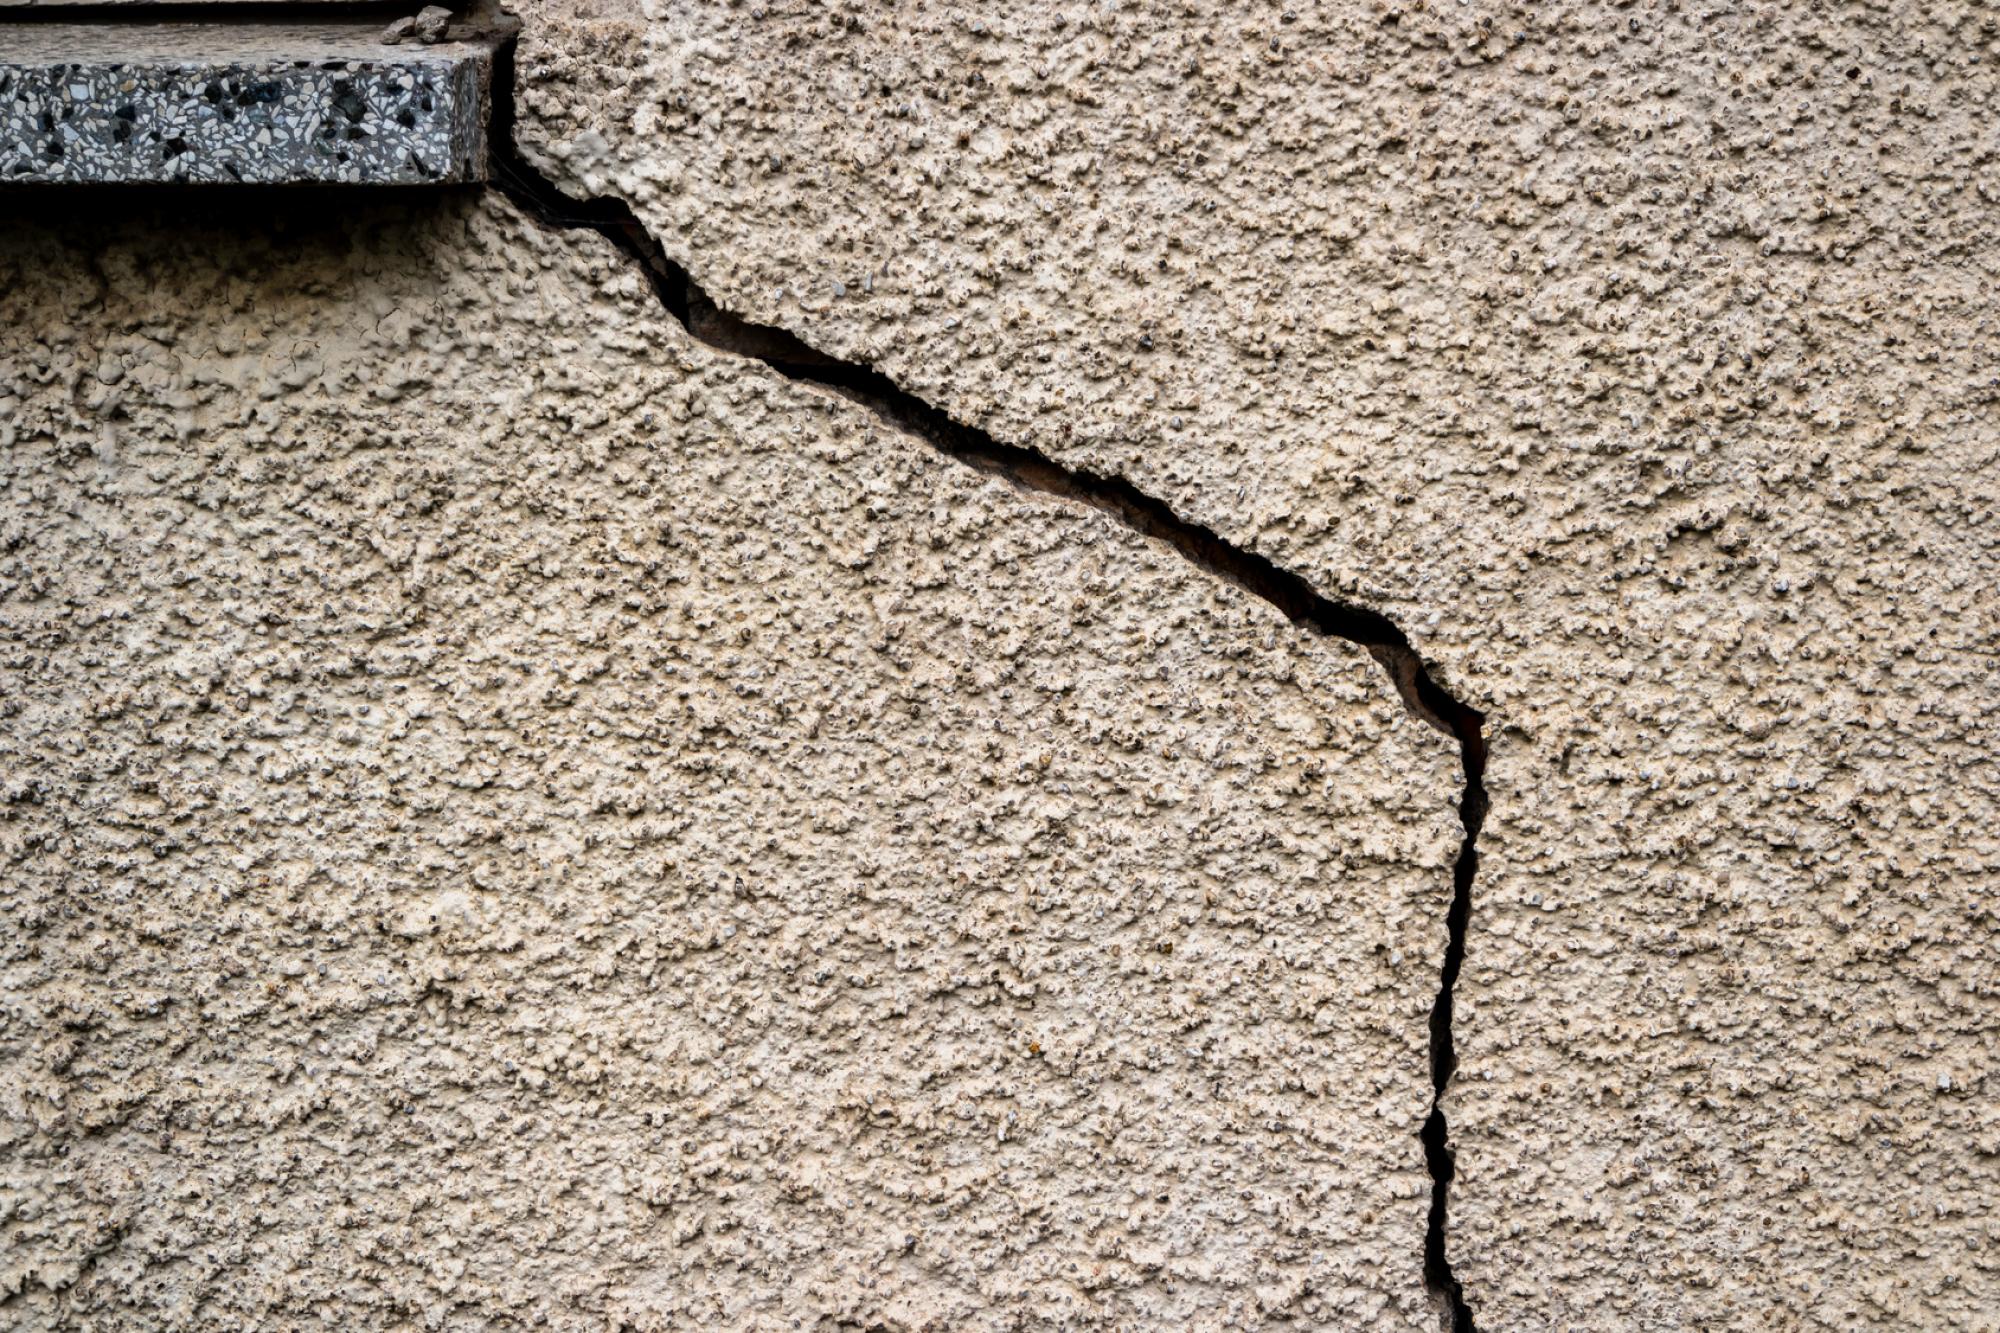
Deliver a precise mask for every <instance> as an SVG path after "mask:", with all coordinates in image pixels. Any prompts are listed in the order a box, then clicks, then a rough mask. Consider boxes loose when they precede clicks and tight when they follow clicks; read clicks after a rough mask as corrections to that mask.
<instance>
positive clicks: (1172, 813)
mask: <svg viewBox="0 0 2000 1333" xmlns="http://www.w3.org/2000/svg"><path fill="white" fill-rule="evenodd" d="M43 197H44V198H50V199H53V198H54V197H53V196H43ZM426 198H428V199H429V201H430V204H429V207H427V208H422V209H419V208H417V207H415V206H414V205H412V206H410V207H408V208H407V209H397V210H393V211H392V210H390V209H388V208H387V206H384V205H370V206H369V207H366V208H362V209H357V210H353V211H351V212H349V213H347V214H345V215H344V216H343V217H341V218H339V219H329V218H323V217H319V216H316V214H317V213H319V212H321V211H323V210H317V209H313V208H310V207H309V206H306V205H301V206H299V207H298V208H295V209H293V210H292V211H290V212H287V211H285V209H284V208H283V206H282V205H274V207H273V209H272V210H269V211H268V212H267V213H262V214H260V215H259V217H258V218H256V219H253V220H232V219H231V218H230V216H229V213H228V212H225V211H224V209H225V205H223V204H220V203H218V204H215V205H213V208H214V209H215V210H216V211H215V212H214V213H213V214H203V213H202V212H201V209H202V208H203V207H205V206H207V205H205V204H204V202H203V198H202V197H201V196H199V195H196V196H193V197H192V199H190V196H188V195H186V194H182V195H178V196H174V197H173V198H172V199H171V200H170V201H169V202H168V203H166V204H159V205H157V206H156V207H157V210H158V211H147V212H145V213H143V214H142V215H139V216H133V217H129V218H126V219H122V220H120V221H116V222H113V221H95V220H92V219H89V218H86V217H83V216H80V215H77V214H74V213H70V212H65V211H63V210H60V209H58V208H56V207H54V206H50V207H48V208H46V209H45V210H44V211H43V213H42V214H41V215H39V216H20V217H16V218H14V219H13V222H14V225H12V226H10V227H8V228H7V229H5V230H4V232H0V1194H4V1198H0V1301H5V1306H4V1310H5V1321H6V1322H7V1323H8V1325H9V1326H10V1327H13V1328H23V1329H40V1328H62V1329H86V1328H87V1329H98V1330H111V1329H135V1330H136V1329H149V1330H150V1329H160V1328H175V1329H240V1328H251V1327H272V1328H285V1327H298V1326H315V1327H317V1326H328V1327H339V1328H357V1329H358V1328H395V1329H407V1328H415V1327H423V1328H436V1329H506V1328H527V1327H548V1328H557V1329H579V1330H581V1329H592V1330H596V1329H604V1328H617V1327H625V1328H633V1329H644V1330H665V1329H693V1328H704V1329H705V1328H741V1329H765V1328H793V1327H797V1328H811V1329H831V1328H837V1327H886V1328H895V1329H932V1330H940V1331H943V1330H962V1329H994V1330H998V1329H1014V1328H1026V1327H1051V1328H1053V1327H1061V1328H1078V1327H1100V1328H1119V1329H1124V1328H1133V1327H1162V1328H1165V1327H1173V1328H1198V1329H1206V1328H1218V1329H1219V1328H1225V1327H1231V1328H1233V1327H1244V1326H1250V1325H1257V1324H1263V1323H1270V1322H1274V1321H1280V1320H1283V1321H1289V1322H1290V1323H1291V1324H1292V1325H1293V1326H1301V1327H1303V1326H1323V1327H1339V1328H1369V1327H1381V1328H1397V1329H1421V1328H1428V1327H1432V1326H1434V1316H1433V1314H1432V1311H1431V1309H1430V1305H1429V1301H1428V1298H1427V1296H1426V1294H1425V1291H1424V1286H1423V1278H1422V1274H1421V1271H1420V1267H1421V1252H1422V1236H1423V1229H1424V1223H1425V1216H1426V1210H1427V1206H1428V1195H1429V1182H1428V1180H1427V1178H1426V1176H1425V1172H1424V1168H1423V1158H1422V1150H1421V1147H1420V1145H1419V1143H1418V1141H1417V1138H1416V1135H1417V1131H1418V1128H1419V1126H1420V1124H1421V1123H1422V1121H1423V1118H1424V1115H1425V1113H1426V1111H1427V1109H1428V1106H1429V1099H1430V1085H1429V1070H1428V1050H1427V1036H1426V1028H1425V1023H1426V1017H1427V1015H1428V1012H1429V1009H1430V1004H1431V1000H1432V997H1433V994H1434V990H1435V987H1436V983H1437V976H1438V968H1439V964H1440V959H1441V954H1442V951H1443V947H1444V942H1445V930H1444V912H1445V906H1446V903H1447V902H1448V899H1449V894H1450V868H1451V861H1452V858H1453V855H1454V853H1455V851H1456V846H1457V841H1458V836H1459V829H1458V825H1457V820H1456V817H1455V812H1454V810H1453V808H1452V801H1453V797H1454V796H1455V794H1456V782H1457V772H1456V770H1457V755H1456V753H1455V750H1454V747H1453V746H1452V745H1451V744H1450V743H1449V742H1448V741H1447V740H1446V739H1445V738H1443V737H1440V736H1438V735H1437V734H1436V733H1435V732H1433V731H1431V730H1430V729H1429V728H1428V727H1426V726H1425V725H1424V724H1422V723H1420V722H1418V721H1417V720H1415V719H1414V718H1412V717H1411V716H1410V715H1409V714H1408V713H1407V712H1406V711H1404V709H1403V708H1402V707H1401V705H1400V704H1399V702H1398V700H1397V698H1396V695H1395V692H1394V690H1393V689H1392V688H1391V686H1390V685H1389V683H1388V681H1387V679H1386V677H1385V676H1384V674H1383V672H1382V671H1381V670H1380V669H1379V668H1378V667H1377V666H1376V665H1375V664H1374V663H1373V662H1372V661H1370V660H1369V659H1368V658H1367V656H1366V655H1365V654H1364V653H1362V652H1361V651H1359V650H1357V649H1355V648H1353V647H1351V646H1350V645H1347V644H1344V643H1341V642H1329V641H1325V640H1320V639H1316V638H1313V637H1310V636H1307V635H1304V634H1301V633H1300V632H1298V631H1296V630H1294V629H1293V628H1292V627H1291V626H1290V625H1289V624H1288V623H1286V622H1285V621H1284V620H1283V619H1282V618H1281V617H1280V616H1279V615H1278V614H1277V612H1275V611H1274V610H1273V609H1272V608H1270V607H1269V606H1267V605H1265V604H1264V603H1262V602H1260V601H1257V600H1256V599H1254V598H1252V597H1250V596H1248V595H1247V594H1245V593H1243V592H1241V591H1240V590H1238V589H1236V588H1235V587H1233V586H1231V585H1229V584H1226V583H1223V582H1221V581H1219V580H1216V579H1214V578H1211V577H1209V576H1208V575H1206V574H1204V573H1203V572H1201V571H1200V570H1198V569H1195V568H1193V567H1191V566H1190V565H1189V564H1188V563H1187V562H1186V561H1184V560H1182V559H1181V558H1180V557H1179V556H1177V555H1175V554H1174V553H1172V552H1171V551H1169V550H1167V549H1166V548H1165V547H1163V546H1160V545H1157V544H1154V543H1151V542H1148V541H1146V540H1143V539H1141V538H1139V537H1137V536H1135V535H1133V534H1132V533H1131V532H1129V531H1128V530H1126V529H1124V528H1123V527H1121V526H1119V525H1118V524H1117V523H1115V522H1114V521H1112V520H1111V519H1109V518H1108V517H1106V516H1105V515H1103V514H1101V513H1099V512H1097V511H1095V510H1089V509H1083V508H1079V507H1076V506H1072V505H1068V504H1064V503H1060V502H1056V501H1052V500H1049V499H1046V498H1043V497H1037V496H1033V495H1028V494H1024V493H1022V492H1019V491H1017V490H1015V489H1013V488H1012V487H1011V486H1009V485H1008V484H1006V483H1004V482H1001V481H998V480H995V479H992V478H989V477H985V476H983V475H981V474H978V473H975V472H973V471H971V470H969V469H966V468H963V467H961V466H959V465H957V464H954V463H951V462H948V461H945V460H943V459H941V458H939V457H938V456H937V455H936V454H934V453H933V452H932V451H931V450H929V449H928V448H926V447H924V446H922V445H920V444H918V443H916V442H914V441H912V440H911V439H909V438H908V437H906V436H903V435H901V434H899V433H897V432H896V431H894V430H891V429H887V428H885V427H883V426H882V425H881V424H880V423H879V422H877V421H876V419H875V418H873V417H872V416H871V415H870V414H869V413H867V412H865V411H863V410H861V409H859V408H857V407H855V406H853V405H852V404H849V403H847V402H845V401H844V400H841V399H838V398H836V397H833V396H831V395H828V394H823V393H818V392H814V391H809V390H803V389H800V388H797V387H795V386H791V385H788V384H786V383H785V382H784V381H782V380H780V379H779V378H778V377H777V376H775V375H774V374H771V373H769V372H767V371H765V370H763V369H762V368H761V367H758V366H755V365H753V364H750V363H746V362H743V361H741V360H738V359H735V358H731V357H726V356H722V355H718V354H714V353H710V352H708V351H706V350H705V349H703V348H701V347H699V346H696V345H693V344H690V343H689V342H688V341H687V339H686V338H685V337H684V336H683V335H682V334H681V333H680V332H679V330H678V328H677V327H676V326H674V325H673V324H671V323H670V322H669V321H667V320H666V319H665V317H664V316H663V315H662V314H661V313H660V312H659V311H658V309H657V307H656V306H655V305H654V303H653V297H652V295H651V293H650V292H649V291H648V290H647V288H646V286H645V284H644V283H643V282H642V281H641V280H640V279H639V277H638V275H637V274H635V272H634V271H633V269H632V267H631V266H630V265H629V264H628V263H627V262H626V261H625V260H624V259H623V258H622V257H621V256H619V255H617V254H616V253H614V252H613V251H612V250H611V248H610V247H609V246H608V245H607V244H605V243H603V242H602V241H600V240H599V239H598V238H596V237H594V236H590V235H588V234H582V235H574V234H573V235H568V236H563V237H552V236H550V235H549V234H547V233H545V232H543V231H541V230H540V229H538V228H537V227H535V226H533V225H531V224H527V223H525V222H523V221H522V220H521V219H520V218H518V217H517V216H515V215H514V214H512V213H511V212H510V211H509V210H508V209H506V208H505V207H504V206H503V205H501V204H499V203H497V202H495V201H492V200H488V201H486V202H484V203H482V202H479V201H477V200H468V199H466V198H464V197H463V196H444V197H437V196H427V197H426ZM152 207H154V206H149V210H150V209H151V208H152Z"/></svg>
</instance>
